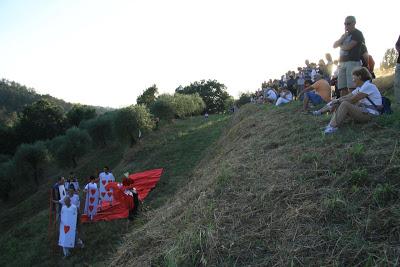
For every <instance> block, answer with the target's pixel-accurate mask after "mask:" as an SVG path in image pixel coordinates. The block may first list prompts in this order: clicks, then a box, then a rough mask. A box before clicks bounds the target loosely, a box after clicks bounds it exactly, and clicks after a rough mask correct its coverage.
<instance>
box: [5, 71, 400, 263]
mask: <svg viewBox="0 0 400 267" xmlns="http://www.w3.org/2000/svg"><path fill="white" fill-rule="evenodd" d="M391 77H392V76H388V77H384V78H381V79H378V80H377V81H376V82H377V83H380V84H381V87H382V88H384V89H385V90H384V91H385V93H386V94H389V95H390V94H391V90H389V87H390V86H391V81H392V78H391ZM300 110H301V105H300V103H292V104H290V105H287V106H284V107H279V108H276V107H274V106H266V105H263V106H257V105H250V104H249V105H245V106H243V107H242V108H241V109H240V110H239V112H238V113H236V114H234V115H233V116H225V115H213V116H211V117H210V119H209V120H208V121H207V120H205V119H204V118H202V117H193V118H189V119H185V120H177V121H175V122H174V123H172V124H165V125H161V127H160V129H159V130H157V131H154V132H151V133H150V134H149V135H147V136H145V137H144V138H143V139H142V140H141V141H140V142H139V143H138V144H137V145H136V146H134V147H133V148H126V147H120V146H118V145H114V146H110V147H108V148H106V149H99V150H97V151H93V152H92V153H91V154H90V155H87V156H85V158H84V159H83V160H81V162H80V165H79V166H78V168H77V169H75V171H76V173H77V174H78V176H79V177H80V178H81V184H82V183H83V181H84V180H85V179H86V178H87V176H88V175H90V174H91V173H93V171H94V170H95V169H96V168H99V167H101V166H103V165H105V164H108V165H110V167H111V168H112V169H113V171H114V174H115V176H116V177H121V176H122V174H123V173H124V172H125V171H130V172H139V171H143V170H146V169H151V168H159V167H163V168H165V173H164V175H163V176H162V177H161V180H160V182H159V184H158V186H157V188H156V189H155V190H154V191H152V192H151V194H150V196H149V198H148V199H146V201H145V203H144V205H143V206H142V209H141V212H140V215H139V216H138V217H137V218H136V219H135V220H134V222H133V224H131V225H129V227H127V226H126V223H125V221H123V220H121V221H114V222H104V223H96V224H89V225H84V226H83V228H82V235H81V236H82V239H83V240H84V242H85V249H83V250H78V249H77V250H74V253H73V255H72V256H71V257H70V258H68V259H67V260H62V259H61V252H60V250H59V249H58V248H57V246H55V245H54V243H51V242H49V239H48V229H47V226H48V225H47V223H48V213H47V205H48V188H49V186H50V184H51V182H50V181H49V183H48V184H46V185H43V186H42V187H41V188H40V189H39V191H38V192H36V193H35V194H32V195H30V196H28V197H27V199H26V200H25V201H23V202H21V203H19V204H18V205H15V206H8V207H5V206H4V205H3V206H2V209H1V211H0V233H1V234H0V254H1V255H2V257H1V258H0V265H1V266H3V265H7V266H35V265H41V266H43V265H44V266H54V265H61V266H75V265H77V266H82V265H83V266H85V265H96V266H97V265H100V266H103V265H113V266H121V265H137V266H287V265H304V266H321V265H322V266H326V265H329V266H331V265H333V266H385V265H386V266H396V265H398V262H400V258H399V255H400V227H399V223H398V222H399V220H400V200H399V193H400V180H399V171H400V151H399V144H398V140H399V130H400V120H399V119H400V110H399V109H398V107H395V113H394V114H392V115H390V116H382V117H380V118H377V119H375V120H374V121H372V122H370V123H368V124H348V125H347V126H346V127H344V128H343V129H341V130H340V131H339V132H338V133H336V134H335V135H332V136H324V135H322V127H324V126H325V125H326V124H327V122H328V121H329V118H330V117H329V115H326V116H321V117H314V116H311V115H306V114H303V113H301V112H299V111H300ZM68 171H69V170H65V171H58V170H55V169H54V170H52V171H49V173H47V176H48V177H51V178H52V179H53V180H54V179H55V177H57V176H59V175H62V174H65V173H67V172H68ZM51 233H52V232H50V236H51ZM50 240H53V241H54V240H55V239H54V236H53V238H51V239H50ZM21 248H24V249H21Z"/></svg>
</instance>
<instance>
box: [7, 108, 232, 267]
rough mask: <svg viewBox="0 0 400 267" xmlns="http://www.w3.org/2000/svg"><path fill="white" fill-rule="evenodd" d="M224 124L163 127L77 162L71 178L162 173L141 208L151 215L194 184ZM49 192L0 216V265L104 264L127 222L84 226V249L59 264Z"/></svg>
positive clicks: (214, 120)
mask: <svg viewBox="0 0 400 267" xmlns="http://www.w3.org/2000/svg"><path fill="white" fill-rule="evenodd" d="M228 119H229V117H228V116H224V115H213V116H210V118H209V120H207V121H205V120H204V118H202V117H193V118H188V119H185V120H179V121H176V122H174V123H173V124H171V125H164V126H163V127H161V129H160V130H158V131H155V132H153V133H151V134H150V135H149V136H146V137H145V138H144V139H143V140H142V141H141V142H140V144H138V145H137V146H136V147H134V148H133V149H128V148H126V147H125V148H124V147H120V146H117V145H113V146H111V147H108V148H106V149H102V150H97V151H93V152H92V153H91V154H90V155H88V156H86V157H84V158H83V159H82V160H81V162H80V165H79V166H78V168H77V169H76V170H75V173H76V174H77V175H78V177H80V182H81V186H83V184H84V182H85V181H86V180H87V178H88V177H89V176H90V175H91V174H94V173H96V170H98V169H102V167H103V166H104V165H108V166H110V167H111V168H112V169H113V171H114V175H115V176H116V178H117V180H118V179H119V178H120V177H121V176H122V173H124V172H125V171H130V172H131V173H133V172H139V171H143V170H147V169H152V168H164V169H165V171H164V174H163V176H162V177H161V180H160V182H159V184H158V186H157V187H156V189H155V190H154V191H152V192H151V193H150V195H149V197H148V199H146V202H145V205H144V207H143V209H144V210H151V209H153V208H154V207H158V206H160V205H162V204H163V203H165V202H168V200H169V199H171V197H173V195H174V194H175V193H176V191H177V190H178V189H179V188H180V187H182V185H183V184H186V183H187V182H188V181H190V180H192V179H195V177H193V175H192V171H193V168H194V167H195V166H196V165H197V164H198V163H199V161H201V160H202V159H203V158H206V157H207V151H208V150H209V149H210V146H212V145H213V144H214V143H215V142H216V140H217V139H218V138H219V136H220V135H221V133H222V131H223V130H224V127H225V126H226V124H227V122H228ZM68 172H69V170H64V171H60V173H66V174H67V173H68ZM64 175H65V174H64ZM47 191H48V190H47V189H46V187H45V186H44V187H43V188H41V189H40V190H39V191H38V192H37V193H36V194H33V195H32V196H30V197H29V198H28V199H27V200H25V201H23V202H21V203H19V205H17V206H15V207H13V208H11V209H8V210H4V211H2V213H1V214H0V218H1V219H0V226H1V228H0V229H2V234H1V235H0V241H1V242H0V255H2V257H0V266H32V265H41V266H54V265H60V264H61V265H67V266H69V265H78V266H79V265H87V264H93V263H96V262H97V263H100V262H103V261H106V260H107V259H108V258H109V257H110V255H113V254H114V253H115V252H116V251H117V248H118V247H119V246H120V245H121V243H122V241H123V236H124V234H126V231H127V228H126V221H125V220H118V221H112V222H101V223H95V224H85V225H83V226H82V230H81V238H82V239H83V240H84V242H85V248H84V249H82V250H80V249H75V250H74V252H73V255H72V256H71V257H70V258H69V259H68V260H66V261H61V257H62V255H61V251H60V249H59V248H58V247H57V245H56V244H55V243H54V242H56V239H57V238H58V237H56V236H52V238H51V239H50V240H49V238H48V229H47V227H48V211H47V205H48V192H47ZM142 224H144V219H143V218H141V215H139V217H137V218H136V219H135V221H134V224H133V225H131V226H130V228H135V227H140V226H141V225H142Z"/></svg>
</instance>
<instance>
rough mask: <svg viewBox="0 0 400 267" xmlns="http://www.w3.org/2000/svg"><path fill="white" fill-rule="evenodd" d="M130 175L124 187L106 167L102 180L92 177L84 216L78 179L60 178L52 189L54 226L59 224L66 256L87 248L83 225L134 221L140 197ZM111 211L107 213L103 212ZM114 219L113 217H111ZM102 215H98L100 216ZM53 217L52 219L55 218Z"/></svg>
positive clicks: (99, 177)
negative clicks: (80, 226)
mask: <svg viewBox="0 0 400 267" xmlns="http://www.w3.org/2000/svg"><path fill="white" fill-rule="evenodd" d="M128 175H129V173H126V174H125V176H126V177H124V178H123V179H122V184H121V183H116V182H115V178H114V175H113V174H112V172H110V170H109V168H108V167H107V166H106V167H104V170H103V172H101V173H100V174H99V175H98V177H94V176H91V177H90V181H89V183H88V184H86V185H85V187H84V190H83V192H84V195H85V202H84V203H85V204H84V209H83V214H81V212H80V210H81V202H80V197H79V195H80V193H81V192H80V187H79V182H78V179H77V178H76V177H75V176H74V174H73V173H70V175H69V177H68V179H65V178H64V177H60V178H59V179H58V181H57V183H56V184H55V185H54V186H53V188H52V194H51V195H52V201H51V202H52V204H53V205H52V207H51V209H50V212H53V217H54V223H55V224H56V225H57V226H58V225H59V239H58V245H59V246H60V247H62V249H63V253H64V257H68V256H69V255H70V249H72V248H74V247H75V246H77V247H81V248H82V247H83V246H84V245H83V242H82V240H81V239H80V238H79V237H78V233H79V231H78V230H79V225H80V223H81V222H92V221H99V220H109V219H110V218H111V219H119V218H128V219H130V220H132V219H133V215H134V214H136V212H137V208H138V205H139V199H138V194H137V192H136V189H135V188H134V187H133V180H131V179H128ZM105 210H106V211H107V212H103V214H102V211H105ZM110 214H111V215H113V216H114V217H112V216H111V215H110ZM96 215H98V216H96ZM51 217H52V216H51Z"/></svg>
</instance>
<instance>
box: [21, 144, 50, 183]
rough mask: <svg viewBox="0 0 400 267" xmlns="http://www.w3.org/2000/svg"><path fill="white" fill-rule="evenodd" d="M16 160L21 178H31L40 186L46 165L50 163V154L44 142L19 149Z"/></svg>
mask: <svg viewBox="0 0 400 267" xmlns="http://www.w3.org/2000/svg"><path fill="white" fill-rule="evenodd" d="M14 160H15V165H16V167H17V170H18V173H19V177H22V178H25V177H31V178H32V179H33V181H34V182H35V185H36V186H38V185H39V179H40V178H41V174H42V171H43V168H44V165H45V163H47V162H48V161H49V153H48V150H47V148H46V146H45V145H44V142H41V141H38V142H36V143H34V144H22V145H20V146H19V147H18V149H17V152H16V153H15V155H14Z"/></svg>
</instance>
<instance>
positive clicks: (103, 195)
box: [99, 166, 115, 202]
mask: <svg viewBox="0 0 400 267" xmlns="http://www.w3.org/2000/svg"><path fill="white" fill-rule="evenodd" d="M99 178H100V199H101V201H108V202H112V199H113V198H112V189H110V190H109V191H107V190H106V189H105V186H106V185H107V183H110V182H114V181H115V178H114V175H113V174H112V173H111V172H110V171H109V169H108V167H107V166H106V167H104V171H103V172H102V173H100V174H99Z"/></svg>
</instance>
